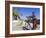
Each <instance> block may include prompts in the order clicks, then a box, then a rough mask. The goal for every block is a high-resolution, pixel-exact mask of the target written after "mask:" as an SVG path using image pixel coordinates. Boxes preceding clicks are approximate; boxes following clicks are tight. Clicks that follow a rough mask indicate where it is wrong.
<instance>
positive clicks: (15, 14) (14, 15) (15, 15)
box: [13, 11, 19, 20]
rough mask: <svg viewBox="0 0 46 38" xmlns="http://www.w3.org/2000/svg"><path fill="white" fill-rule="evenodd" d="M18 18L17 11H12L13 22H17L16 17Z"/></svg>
mask: <svg viewBox="0 0 46 38" xmlns="http://www.w3.org/2000/svg"><path fill="white" fill-rule="evenodd" d="M18 16H19V13H18V12H17V11H13V17H14V18H15V20H17V17H18Z"/></svg>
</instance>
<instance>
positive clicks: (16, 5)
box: [5, 1, 45, 37]
mask: <svg viewBox="0 0 46 38" xmlns="http://www.w3.org/2000/svg"><path fill="white" fill-rule="evenodd" d="M30 26H31V27H30ZM44 34H45V5H44V3H36V2H20V1H5V37H18V36H33V35H44Z"/></svg>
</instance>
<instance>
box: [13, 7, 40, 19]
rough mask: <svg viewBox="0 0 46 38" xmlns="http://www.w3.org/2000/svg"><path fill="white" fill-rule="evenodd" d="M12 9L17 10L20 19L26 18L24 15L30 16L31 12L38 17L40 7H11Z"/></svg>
mask: <svg viewBox="0 0 46 38" xmlns="http://www.w3.org/2000/svg"><path fill="white" fill-rule="evenodd" d="M13 11H17V12H18V13H19V15H20V17H21V19H26V16H32V12H34V13H35V16H36V17H37V18H39V19H40V8H24V7H13Z"/></svg>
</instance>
